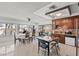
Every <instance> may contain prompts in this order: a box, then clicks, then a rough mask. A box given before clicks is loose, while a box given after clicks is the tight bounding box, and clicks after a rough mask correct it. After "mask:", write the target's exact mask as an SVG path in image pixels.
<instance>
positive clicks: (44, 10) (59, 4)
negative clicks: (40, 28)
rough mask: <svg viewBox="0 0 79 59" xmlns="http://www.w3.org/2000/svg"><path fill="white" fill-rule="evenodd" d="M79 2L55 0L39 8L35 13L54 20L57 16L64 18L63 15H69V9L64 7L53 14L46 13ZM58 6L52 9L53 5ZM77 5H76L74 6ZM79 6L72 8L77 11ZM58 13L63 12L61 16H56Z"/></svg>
mask: <svg viewBox="0 0 79 59" xmlns="http://www.w3.org/2000/svg"><path fill="white" fill-rule="evenodd" d="M76 3H78V2H54V3H50V4H49V5H47V6H45V7H43V8H41V9H39V10H37V11H36V12H34V14H36V15H38V16H41V17H43V18H45V19H49V20H53V19H57V18H63V17H69V16H70V14H69V11H68V9H63V10H60V11H57V12H53V13H52V14H51V15H45V13H47V12H50V11H54V10H57V9H59V8H62V7H65V6H68V5H73V4H76ZM53 5H54V6H56V8H53V9H50V7H51V6H53ZM74 7H75V6H74ZM77 8H78V7H77ZM77 8H72V10H73V9H74V10H75V11H76V9H77ZM58 13H62V15H61V16H56V14H58Z"/></svg>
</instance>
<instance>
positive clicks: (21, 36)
mask: <svg viewBox="0 0 79 59" xmlns="http://www.w3.org/2000/svg"><path fill="white" fill-rule="evenodd" d="M17 38H19V39H21V41H23V43H25V34H23V33H18V34H16V39H17Z"/></svg>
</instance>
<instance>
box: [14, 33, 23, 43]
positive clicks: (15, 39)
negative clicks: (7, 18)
mask: <svg viewBox="0 0 79 59" xmlns="http://www.w3.org/2000/svg"><path fill="white" fill-rule="evenodd" d="M16 40H19V42H20V41H21V39H20V38H16V34H15V32H14V43H15V44H16Z"/></svg>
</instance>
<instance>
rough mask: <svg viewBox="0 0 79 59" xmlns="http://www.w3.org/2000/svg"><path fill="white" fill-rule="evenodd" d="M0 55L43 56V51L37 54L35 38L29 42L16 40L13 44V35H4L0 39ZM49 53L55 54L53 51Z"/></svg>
mask: <svg viewBox="0 0 79 59" xmlns="http://www.w3.org/2000/svg"><path fill="white" fill-rule="evenodd" d="M0 43H1V44H0V56H44V53H42V52H41V51H40V53H39V54H38V45H37V40H34V41H33V42H30V43H27V42H26V43H25V44H23V43H22V42H18V41H17V43H16V44H14V42H13V37H12V36H9V38H8V37H7V39H6V37H5V39H4V40H0ZM51 55H55V54H54V53H53V54H51Z"/></svg>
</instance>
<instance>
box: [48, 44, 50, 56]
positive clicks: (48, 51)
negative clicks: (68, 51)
mask: <svg viewBox="0 0 79 59" xmlns="http://www.w3.org/2000/svg"><path fill="white" fill-rule="evenodd" d="M49 55H50V47H49V43H48V56H49Z"/></svg>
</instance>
